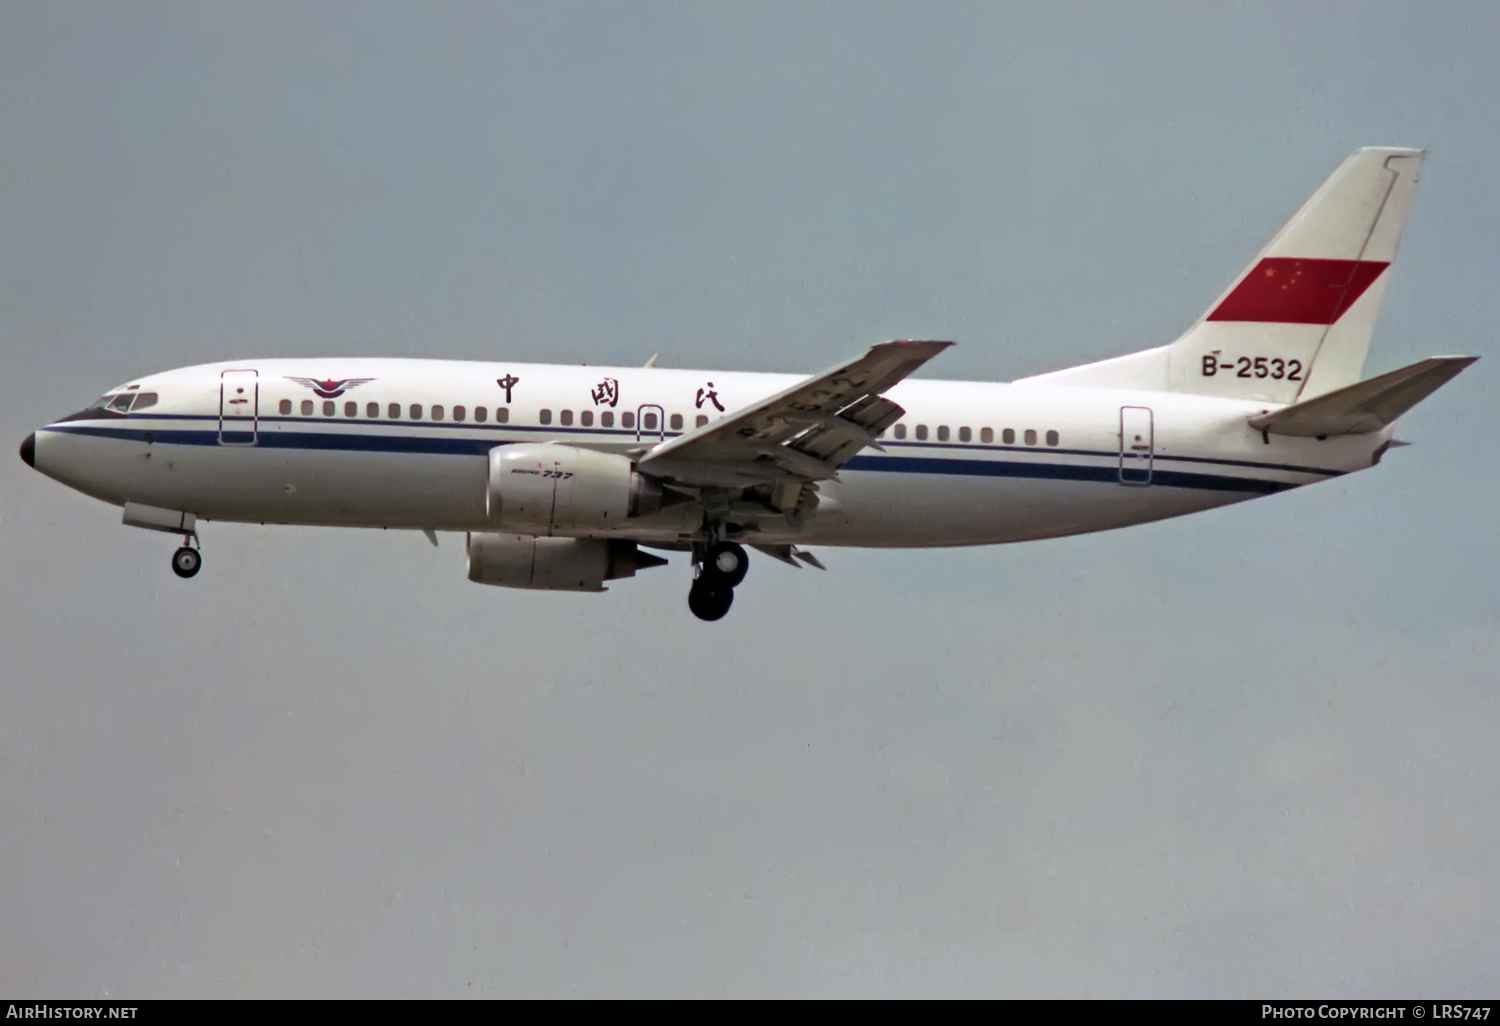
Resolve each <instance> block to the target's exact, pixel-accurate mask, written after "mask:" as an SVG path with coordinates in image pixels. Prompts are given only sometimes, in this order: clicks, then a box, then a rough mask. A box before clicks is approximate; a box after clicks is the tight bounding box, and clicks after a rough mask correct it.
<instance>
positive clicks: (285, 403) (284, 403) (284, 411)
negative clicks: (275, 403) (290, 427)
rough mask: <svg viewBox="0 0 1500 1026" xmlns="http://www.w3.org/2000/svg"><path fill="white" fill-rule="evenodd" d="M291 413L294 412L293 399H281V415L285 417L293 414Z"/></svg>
mask: <svg viewBox="0 0 1500 1026" xmlns="http://www.w3.org/2000/svg"><path fill="white" fill-rule="evenodd" d="M291 413H292V401H291V400H290V399H283V400H281V415H282V416H283V417H289V416H291Z"/></svg>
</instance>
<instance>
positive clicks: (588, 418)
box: [578, 410, 594, 427]
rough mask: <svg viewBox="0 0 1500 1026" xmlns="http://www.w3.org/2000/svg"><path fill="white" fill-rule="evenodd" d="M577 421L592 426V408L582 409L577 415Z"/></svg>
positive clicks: (585, 425)
mask: <svg viewBox="0 0 1500 1026" xmlns="http://www.w3.org/2000/svg"><path fill="white" fill-rule="evenodd" d="M578 423H580V424H582V425H583V426H584V427H593V426H594V411H593V410H584V411H583V412H582V413H580V414H579V415H578Z"/></svg>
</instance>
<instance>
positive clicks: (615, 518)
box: [485, 444, 662, 535]
mask: <svg viewBox="0 0 1500 1026" xmlns="http://www.w3.org/2000/svg"><path fill="white" fill-rule="evenodd" d="M661 507H662V488H661V483H660V482H659V481H657V480H656V479H655V478H651V477H647V476H646V475H644V474H640V473H638V472H637V471H636V469H635V465H634V464H633V463H632V462H631V461H630V459H629V458H628V457H625V456H618V455H616V454H614V453H607V452H595V451H594V450H592V449H578V448H574V447H573V446H571V445H549V444H544V445H505V446H500V447H498V448H496V449H493V450H491V451H490V479H489V490H488V492H487V494H486V496H485V509H486V512H487V513H488V515H489V519H490V522H491V523H493V524H495V525H497V526H499V527H501V528H504V529H505V530H507V531H524V532H525V533H527V534H538V535H552V534H556V533H557V532H559V531H565V532H566V531H578V530H598V529H601V528H610V527H614V526H616V525H617V524H619V523H620V522H621V521H623V520H626V519H629V518H630V517H642V516H648V515H650V514H652V513H655V512H657V511H659V510H660V509H661Z"/></svg>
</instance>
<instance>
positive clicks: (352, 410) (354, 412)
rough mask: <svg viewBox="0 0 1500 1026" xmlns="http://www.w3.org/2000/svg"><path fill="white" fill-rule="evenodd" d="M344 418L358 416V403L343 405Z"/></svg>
mask: <svg viewBox="0 0 1500 1026" xmlns="http://www.w3.org/2000/svg"><path fill="white" fill-rule="evenodd" d="M344 416H346V417H358V416H359V403H354V402H349V403H345V404H344Z"/></svg>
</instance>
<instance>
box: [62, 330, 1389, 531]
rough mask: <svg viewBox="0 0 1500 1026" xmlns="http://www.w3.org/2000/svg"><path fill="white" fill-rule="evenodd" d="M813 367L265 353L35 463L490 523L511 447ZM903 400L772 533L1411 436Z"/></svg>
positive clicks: (210, 509) (657, 418) (1132, 403)
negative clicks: (1318, 434)
mask: <svg viewBox="0 0 1500 1026" xmlns="http://www.w3.org/2000/svg"><path fill="white" fill-rule="evenodd" d="M358 379H363V380H359V383H356V384H350V385H346V386H343V387H334V388H322V389H318V388H316V387H315V386H316V383H334V384H335V385H337V384H338V383H340V382H346V381H350V380H358ZM799 380H801V376H800V375H783V374H748V373H731V372H722V371H690V370H666V369H659V368H626V367H588V366H576V367H575V366H558V365H545V364H520V363H479V362H459V361H442V360H406V359H350V358H337V359H318V360H246V361H239V362H234V363H224V364H213V365H205V366H200V367H191V368H186V369H182V370H175V371H169V372H166V373H162V374H156V375H152V376H149V377H145V378H141V379H139V380H137V381H132V382H130V383H128V386H121V388H120V389H117V390H115V391H117V392H118V391H124V390H126V389H127V388H130V389H133V390H135V391H139V392H149V393H153V394H154V395H155V396H156V397H157V400H156V402H155V403H154V405H151V406H150V407H149V408H144V409H140V410H137V411H135V412H132V413H129V414H128V415H119V414H111V413H109V412H108V411H104V410H95V411H92V412H91V413H90V414H89V415H87V416H84V415H79V414H75V415H74V416H73V417H71V418H66V419H64V420H63V421H59V422H57V423H55V424H52V425H49V426H48V427H46V428H43V429H41V430H40V431H38V432H37V435H36V440H35V460H36V464H35V465H36V467H37V469H38V470H41V471H42V472H43V473H46V474H48V475H49V476H51V477H53V478H56V479H57V480H59V481H62V482H63V483H65V484H68V485H70V486H72V487H74V488H76V489H78V490H80V491H83V492H85V493H87V494H89V495H92V496H94V497H96V498H99V499H102V500H104V501H106V502H111V503H115V504H117V505H120V504H124V503H127V502H132V503H139V504H144V505H148V506H152V507H159V508H162V509H168V510H182V511H185V512H188V513H192V514H195V515H196V516H197V517H199V518H202V519H207V520H226V521H242V522H254V523H266V524H323V525H337V526H347V527H392V528H395V527H402V528H421V529H433V530H453V531H476V532H477V531H487V530H494V529H495V525H493V524H492V523H491V522H490V521H489V520H488V519H487V515H486V502H485V495H486V475H487V473H488V468H489V461H488V453H489V451H490V450H491V449H493V448H494V447H496V446H503V445H509V444H512V443H517V442H558V443H567V444H573V445H583V446H587V447H591V448H599V449H607V450H610V451H616V452H621V453H626V454H631V453H639V452H641V451H643V449H644V448H645V447H649V446H650V445H653V444H655V443H658V442H660V441H662V440H664V439H670V438H673V437H675V436H678V435H680V434H682V433H684V432H685V431H691V430H692V429H693V427H694V426H695V424H697V423H698V418H700V417H704V416H706V417H709V418H717V417H720V416H722V415H723V413H721V410H720V407H722V409H723V411H727V412H728V413H731V414H732V413H734V412H735V411H736V410H737V409H739V408H741V407H743V406H746V405H748V404H751V403H754V402H757V401H759V400H761V399H762V398H764V397H765V396H767V395H768V394H771V393H775V392H778V391H779V390H781V389H784V388H786V387H788V386H789V385H791V384H793V383H795V382H797V381H799ZM507 382H508V383H509V388H508V389H507V388H506V387H505V385H506V383H507ZM323 393H327V394H328V395H329V396H331V397H325V395H324V394H323ZM710 393H711V394H710ZM507 394H508V398H509V401H507ZM887 394H888V395H889V398H890V399H892V400H894V401H895V402H897V403H899V404H900V405H901V406H902V407H904V408H905V410H906V414H905V416H904V417H903V418H902V420H901V421H900V423H899V424H898V425H897V426H896V427H893V428H890V429H888V430H886V431H885V432H884V433H883V434H882V436H881V438H880V443H881V445H882V446H883V447H884V451H883V452H882V451H878V450H875V449H865V450H864V451H863V452H861V453H860V454H859V455H857V456H855V457H854V458H853V459H852V460H850V461H849V462H848V463H847V464H846V465H845V466H844V467H843V468H842V470H841V471H840V473H839V475H838V480H836V481H825V482H822V483H821V484H820V485H819V495H820V502H819V505H818V509H817V512H816V515H814V516H812V517H810V518H808V519H807V520H806V521H805V522H804V523H802V524H800V525H797V526H793V524H792V523H787V522H781V521H777V522H776V523H775V525H774V526H763V527H762V528H760V529H759V531H758V533H755V534H754V535H753V537H752V538H751V539H750V540H752V541H756V542H764V543H767V544H771V543H787V542H791V543H800V544H817V545H852V546H882V547H924V546H944V545H983V544H992V543H997V542H1012V541H1021V540H1025V539H1033V538H1046V537H1054V536H1058V535H1067V534H1079V533H1083V532H1088V531H1098V530H1104V529H1108V528H1114V527H1122V526H1125V525H1128V524H1136V523H1142V522H1145V521H1150V520H1159V519H1162V518H1164V517H1172V516H1178V515H1181V514H1185V513H1191V512H1195V511H1198V510H1203V509H1208V508H1211V507H1214V506H1220V505H1224V504H1226V503H1231V502H1237V501H1240V500H1242V499H1248V498H1253V497H1255V496H1257V495H1265V494H1269V493H1271V492H1275V491H1281V490H1284V489H1286V488H1291V487H1296V486H1299V485H1303V484H1310V483H1312V482H1314V481H1321V480H1324V479H1326V478H1328V477H1332V476H1337V475H1339V474H1343V473H1348V472H1350V471H1354V470H1360V469H1363V468H1366V467H1369V466H1370V465H1371V464H1372V462H1373V461H1374V460H1375V459H1376V458H1377V454H1378V453H1379V451H1381V449H1382V447H1383V446H1384V445H1385V444H1386V443H1387V442H1388V440H1389V437H1390V431H1389V429H1387V430H1386V431H1383V432H1380V433H1376V434H1368V435H1349V436H1341V437H1335V438H1328V439H1326V440H1318V439H1314V438H1295V437H1285V436H1280V435H1263V434H1262V433H1261V432H1259V431H1256V430H1253V429H1252V428H1250V426H1249V425H1248V423H1247V419H1248V418H1249V417H1251V416H1253V415H1255V414H1259V413H1261V412H1263V411H1265V410H1267V409H1268V408H1274V404H1272V405H1269V406H1268V404H1266V403H1262V402H1251V401H1244V400H1237V399H1225V398H1214V397H1206V396H1198V395H1188V394H1180V393H1168V392H1152V391H1139V390H1119V389H1109V388H1086V387H1076V386H1075V387H1064V386H1056V385H1046V384H1040V383H1038V384H1014V385H1010V384H995V383H982V382H965V381H928V380H917V381H914V380H907V381H903V382H901V383H900V384H898V385H896V386H895V387H894V388H892V389H891V390H890V391H889V393H887ZM715 400H717V402H715ZM460 408H461V409H462V417H463V419H462V420H459V419H457V414H458V412H459V410H460ZM480 410H483V411H484V414H483V418H484V419H483V421H480V420H479V411H480ZM500 411H504V412H503V413H501V412H500ZM606 414H608V415H609V416H608V418H606V416H605V415H606ZM501 418H503V420H502V419H501ZM606 420H607V421H608V423H606ZM585 421H587V423H585ZM898 436H900V437H898ZM690 508H691V507H686V506H677V507H668V508H666V509H664V510H662V511H661V512H660V513H656V514H653V515H651V516H648V517H643V518H640V519H634V520H631V521H629V522H622V523H621V525H620V527H619V528H617V529H614V530H613V531H610V532H601V531H590V532H580V533H586V534H589V535H591V536H596V537H597V536H605V535H613V536H617V537H622V538H631V539H635V540H637V541H642V542H648V543H649V542H659V543H661V542H665V543H670V542H678V541H681V540H683V539H687V538H690V537H691V536H692V535H693V532H695V531H697V530H699V529H700V528H701V514H700V515H699V521H698V522H692V519H691V517H689V516H686V515H685V513H684V511H685V510H687V509H690Z"/></svg>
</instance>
